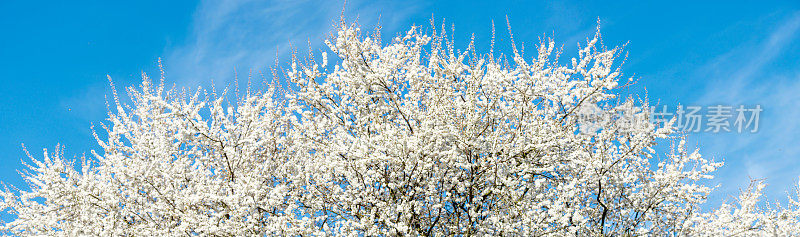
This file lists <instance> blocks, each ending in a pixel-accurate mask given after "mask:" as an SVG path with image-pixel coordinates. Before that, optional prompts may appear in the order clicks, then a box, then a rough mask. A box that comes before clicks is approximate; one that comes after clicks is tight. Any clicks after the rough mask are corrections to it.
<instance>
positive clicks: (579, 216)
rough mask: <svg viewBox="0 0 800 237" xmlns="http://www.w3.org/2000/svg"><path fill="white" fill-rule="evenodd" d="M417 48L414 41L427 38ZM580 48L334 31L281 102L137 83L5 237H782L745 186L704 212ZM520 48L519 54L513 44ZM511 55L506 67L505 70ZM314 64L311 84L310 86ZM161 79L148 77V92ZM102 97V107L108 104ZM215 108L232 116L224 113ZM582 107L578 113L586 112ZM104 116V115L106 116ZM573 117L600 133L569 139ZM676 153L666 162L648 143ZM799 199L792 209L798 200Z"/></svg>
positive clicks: (592, 47)
mask: <svg viewBox="0 0 800 237" xmlns="http://www.w3.org/2000/svg"><path fill="white" fill-rule="evenodd" d="M425 32H430V34H426V33H425ZM599 42H600V41H599V40H598V37H597V36H595V37H594V38H592V39H590V40H589V41H588V42H587V44H586V45H584V46H583V47H582V48H581V49H580V50H579V53H578V57H576V58H572V59H570V60H569V62H571V64H569V65H561V64H559V60H558V58H557V55H559V54H560V51H559V50H557V49H556V47H555V43H554V42H553V41H552V40H546V41H543V42H542V43H541V44H540V45H539V46H538V47H537V48H536V49H537V51H538V52H537V54H536V55H534V57H533V58H532V59H531V60H527V59H526V57H525V56H524V55H523V52H522V51H517V50H516V49H515V50H514V53H513V54H512V55H509V56H508V57H506V56H502V57H497V56H495V55H492V54H480V53H478V52H476V51H475V47H474V46H473V44H472V43H470V46H469V47H467V48H466V49H462V50H459V49H456V47H455V45H454V43H453V41H452V40H451V39H448V38H447V37H444V33H443V32H442V33H439V32H438V31H437V30H436V29H435V28H434V29H433V30H431V31H426V30H424V29H420V28H416V27H413V28H411V29H410V30H408V31H407V32H406V33H404V34H402V35H400V36H398V37H396V38H394V39H392V40H391V42H388V43H386V44H384V43H383V42H381V40H380V38H377V37H365V36H364V35H363V33H362V32H361V29H360V28H358V26H348V25H345V24H342V25H341V26H340V28H339V29H338V31H337V33H336V34H334V36H333V38H331V39H329V40H327V41H326V45H327V46H328V47H329V50H330V51H329V52H331V53H333V54H332V55H335V57H333V58H332V59H331V61H330V63H332V65H333V67H332V68H328V67H327V64H328V62H329V61H328V58H327V53H323V54H322V65H317V64H316V63H314V62H313V60H310V61H311V62H301V61H300V60H298V59H294V60H292V62H291V64H290V65H291V67H290V68H289V69H288V70H286V72H285V75H286V77H285V79H286V80H288V81H289V82H291V86H290V87H288V88H287V89H284V88H278V87H277V86H270V87H269V88H267V89H265V90H263V91H262V92H259V93H255V94H250V93H249V90H248V93H247V94H246V95H245V96H243V97H239V98H238V99H229V97H228V96H227V95H226V94H225V93H222V94H216V92H210V93H209V92H206V91H202V90H200V91H197V92H196V93H194V94H191V95H189V94H186V93H185V92H184V91H179V90H175V89H173V90H167V89H165V87H164V85H163V83H162V84H159V85H153V84H152V83H151V82H150V80H149V79H148V78H147V77H146V76H145V77H144V80H143V82H142V84H141V87H139V88H133V87H131V88H128V89H127V92H128V94H129V96H130V98H131V100H132V104H130V105H124V104H122V103H120V102H119V100H118V99H117V98H116V97H115V103H114V104H113V107H112V108H114V110H111V111H110V112H109V114H108V116H109V118H108V121H107V123H103V124H101V126H100V127H101V129H102V130H101V131H103V133H101V134H102V135H96V136H95V137H96V138H97V142H98V144H99V146H100V147H101V148H102V150H101V151H97V152H92V156H91V157H84V158H83V159H81V162H80V164H75V162H76V161H73V160H70V159H66V158H64V157H63V148H62V147H56V149H55V151H54V152H47V151H45V154H44V157H43V158H31V161H30V162H31V163H30V164H28V165H27V167H28V169H27V170H26V171H24V172H23V173H22V174H23V176H24V178H25V180H26V181H27V182H28V184H29V188H28V189H22V190H17V189H13V188H12V189H8V188H7V189H6V190H5V191H4V192H2V202H0V207H2V208H3V209H5V210H6V211H8V212H9V213H11V214H14V215H15V216H16V218H15V219H13V220H12V221H10V222H8V223H4V224H3V225H2V229H3V230H5V231H7V232H8V233H10V234H15V235H23V236H30V235H53V236H54V235H62V236H74V235H128V236H131V235H136V236H139V235H144V236H166V235H203V236H207V235H213V236H256V235H319V236H325V235H347V236H375V235H386V236H394V235H435V236H450V235H512V236H515V235H524V236H542V235H554V236H566V235H578V236H600V235H610V236H611V235H613V236H618V235H654V236H664V235H679V236H683V235H715V236H717V235H719V236H728V235H736V234H743V235H772V234H775V235H798V234H799V233H798V230H800V226H799V225H798V217H799V216H800V213H798V204H800V200H794V201H792V202H791V203H790V205H789V206H787V207H786V208H783V209H781V208H780V207H775V208H772V209H769V208H766V209H763V208H761V207H760V206H759V205H757V203H758V198H759V197H760V196H759V195H760V191H761V188H763V185H762V184H761V183H756V184H754V185H755V186H754V187H753V188H751V189H748V190H747V191H746V192H744V193H743V194H742V196H741V197H740V198H739V204H738V205H736V206H733V205H723V206H722V207H721V208H720V209H719V210H715V211H712V212H708V213H704V212H701V211H699V210H700V208H699V205H700V204H702V203H703V202H704V201H705V199H706V198H707V196H708V194H709V193H710V192H711V191H712V188H710V187H706V186H704V185H703V184H702V181H703V180H707V179H711V178H712V173H713V172H714V171H715V170H716V169H717V168H719V167H720V166H721V165H722V163H719V162H714V161H709V160H706V159H705V158H703V157H701V156H700V154H699V152H698V151H697V150H687V148H686V146H685V145H684V141H683V139H682V137H680V136H677V135H674V134H673V132H674V131H675V129H674V128H673V127H672V124H673V123H674V121H671V122H667V123H666V124H665V126H664V127H659V126H656V125H654V124H652V123H649V122H648V121H649V117H650V114H649V113H650V111H651V110H650V108H649V107H648V105H647V104H638V102H636V100H634V99H633V98H620V97H619V96H618V94H617V93H616V92H615V89H616V88H617V87H618V81H620V80H623V81H629V79H628V78H623V76H622V73H621V71H620V69H619V67H618V66H616V65H618V64H619V62H617V58H618V56H619V55H620V53H621V49H620V48H612V49H607V48H605V47H603V46H602V45H600V43H599ZM515 48H516V46H515ZM506 58H509V60H506ZM320 67H322V68H323V69H322V71H320V69H319V68H320ZM162 81H163V80H162ZM115 95H116V93H115ZM231 100H232V102H231V103H228V101H231ZM587 106H590V107H587ZM110 107H111V106H110ZM581 108H599V111H597V110H596V109H595V110H593V112H592V113H601V114H598V116H600V117H601V118H603V119H596V120H593V122H595V123H596V124H593V126H595V125H597V127H596V128H598V129H591V130H590V132H586V131H583V132H581V130H580V126H579V121H582V119H581V118H580V115H579V112H578V111H582V110H581ZM663 142H673V149H672V150H671V151H668V152H666V153H663V152H659V151H657V150H656V149H655V148H654V146H655V145H656V144H657V143H663ZM799 197H800V196H799Z"/></svg>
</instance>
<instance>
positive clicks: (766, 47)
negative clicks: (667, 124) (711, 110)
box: [695, 13, 800, 200]
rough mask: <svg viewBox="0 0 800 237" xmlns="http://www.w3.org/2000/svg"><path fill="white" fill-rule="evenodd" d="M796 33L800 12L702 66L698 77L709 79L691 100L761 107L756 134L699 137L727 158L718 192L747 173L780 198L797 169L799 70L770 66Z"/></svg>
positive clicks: (709, 151) (713, 152) (732, 189)
mask: <svg viewBox="0 0 800 237" xmlns="http://www.w3.org/2000/svg"><path fill="white" fill-rule="evenodd" d="M799 35H800V13H794V14H791V15H790V16H789V17H787V18H785V20H784V21H783V22H782V23H781V24H779V25H778V26H777V27H776V28H774V29H773V30H772V31H771V33H770V34H769V35H767V36H766V37H764V38H762V39H759V40H757V41H756V42H755V43H750V44H745V45H742V46H741V47H738V48H736V49H734V50H731V51H730V52H727V53H725V54H723V55H720V56H718V57H717V58H716V59H714V60H712V61H711V62H709V63H708V64H706V65H705V66H703V67H701V70H699V72H698V76H697V78H711V82H710V83H708V84H706V92H705V94H703V95H701V96H700V97H699V99H698V100H697V101H695V104H725V105H748V106H752V105H755V104H759V105H761V106H762V107H763V108H764V112H762V114H761V118H760V121H759V123H760V127H761V129H760V131H759V132H758V133H755V134H747V133H745V134H735V135H722V134H710V135H702V136H700V139H699V140H700V144H701V147H703V149H704V151H705V153H707V154H711V155H713V156H717V157H723V158H724V159H725V160H726V161H727V162H726V163H727V164H726V167H724V168H723V170H721V174H720V177H719V178H720V180H718V182H720V183H723V184H725V186H723V187H722V190H720V191H723V192H721V193H727V194H734V193H735V190H736V189H738V188H741V187H742V186H743V185H746V182H748V180H749V179H750V178H754V179H761V178H766V179H768V183H770V185H771V186H770V187H768V189H767V190H766V192H767V194H768V198H770V199H777V200H783V196H785V195H784V194H785V192H784V191H786V190H787V189H788V188H790V187H791V186H792V185H793V184H795V183H796V182H795V181H796V180H797V178H798V175H800V172H798V171H797V170H796V167H798V166H800V147H798V146H797V145H796V144H797V141H798V140H800V123H798V122H797V119H798V118H800V106H798V105H797V101H800V94H798V93H797V92H798V91H800V69H797V68H795V69H793V70H794V71H793V72H788V73H786V72H777V71H774V70H772V67H771V66H769V65H770V64H771V63H773V62H774V61H776V60H778V59H780V58H782V57H785V56H786V54H787V52H786V49H787V48H789V47H790V46H792V44H793V43H795V42H796V39H797V38H798V36H799Z"/></svg>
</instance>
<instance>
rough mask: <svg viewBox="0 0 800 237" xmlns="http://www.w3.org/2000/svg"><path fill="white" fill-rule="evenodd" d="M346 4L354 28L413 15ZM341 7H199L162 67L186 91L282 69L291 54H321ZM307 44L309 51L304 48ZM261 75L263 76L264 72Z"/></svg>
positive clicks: (391, 6) (396, 6)
mask: <svg viewBox="0 0 800 237" xmlns="http://www.w3.org/2000/svg"><path fill="white" fill-rule="evenodd" d="M401 4H402V3H392V2H383V1H377V2H368V1H348V2H347V7H346V9H345V10H346V11H345V15H346V17H347V18H348V19H349V20H351V21H352V20H353V19H354V18H356V17H358V18H359V19H358V21H359V23H361V24H363V25H372V24H375V23H376V21H377V20H378V19H379V18H381V22H379V23H380V24H381V25H382V26H383V27H394V25H395V23H396V21H397V20H398V19H403V18H404V17H403V16H404V15H406V14H408V13H410V12H411V11H413V10H414V5H413V4H409V3H405V4H402V5H401ZM343 6H344V4H343V2H340V1H288V0H279V1H267V2H262V1H252V0H243V1H204V2H202V3H201V4H200V6H199V7H198V9H197V12H196V13H195V15H194V20H193V23H192V33H191V35H190V36H189V38H188V39H187V40H186V42H185V44H184V45H180V46H178V47H175V48H170V49H167V50H166V51H165V53H164V64H165V65H166V68H167V72H168V74H170V75H169V76H170V78H171V80H173V81H179V82H181V83H182V84H186V85H193V86H196V85H204V86H207V85H208V81H209V80H211V79H213V80H214V81H216V82H221V83H225V82H226V81H227V82H229V81H231V80H232V79H233V77H234V69H236V71H238V74H239V75H246V73H248V71H249V70H256V71H258V70H260V71H266V70H267V69H268V68H269V67H270V66H273V65H275V60H276V57H277V58H278V59H280V60H281V61H282V62H283V64H284V65H285V63H286V60H287V56H288V55H289V54H290V52H291V49H292V48H297V49H300V51H305V50H306V49H307V48H308V46H311V48H314V49H315V50H318V49H321V47H322V46H323V45H322V42H323V40H324V39H325V38H326V37H327V35H328V33H330V32H331V30H332V27H333V26H334V24H335V23H336V22H337V21H338V20H339V16H340V14H341V11H342V7H343ZM309 44H310V45H309ZM265 73H266V72H265Z"/></svg>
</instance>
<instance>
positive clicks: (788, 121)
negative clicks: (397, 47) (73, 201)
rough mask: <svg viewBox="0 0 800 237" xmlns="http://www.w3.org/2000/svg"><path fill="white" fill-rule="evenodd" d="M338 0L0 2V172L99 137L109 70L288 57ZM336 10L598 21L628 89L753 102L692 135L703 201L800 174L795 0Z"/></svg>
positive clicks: (461, 26)
mask: <svg viewBox="0 0 800 237" xmlns="http://www.w3.org/2000/svg"><path fill="white" fill-rule="evenodd" d="M341 9H342V3H341V2H338V1H324V2H312V1H266V2H257V1H201V2H191V1H166V2H162V1H135V2H133V1H131V2H113V3H111V2H107V1H87V2H61V1H53V2H49V3H42V2H31V1H2V2H0V36H2V37H0V56H2V57H0V79H2V83H3V84H2V86H0V179H2V180H3V181H4V182H6V183H9V184H13V185H16V186H22V180H21V178H20V177H19V175H18V174H17V173H16V170H19V169H21V168H22V165H21V163H20V160H24V159H27V158H25V154H24V152H23V150H22V148H21V146H20V144H21V143H25V146H26V147H27V148H28V149H29V150H30V151H31V153H32V154H33V155H34V156H37V157H39V156H41V154H42V152H41V149H42V148H53V147H54V146H55V145H56V144H58V143H60V144H63V145H65V146H66V152H65V155H67V156H70V157H72V156H80V155H81V154H83V153H87V154H88V151H90V150H91V149H97V145H96V144H95V142H94V139H93V138H92V136H91V130H90V129H89V128H90V126H91V124H92V123H95V124H97V123H98V122H101V121H103V119H104V118H105V113H106V108H105V97H106V96H107V95H108V94H109V88H108V86H107V81H106V75H110V76H111V77H112V78H114V81H115V83H116V84H117V85H118V86H128V85H135V84H136V83H138V82H139V80H140V74H141V73H142V72H146V73H148V74H151V75H154V76H156V75H158V74H157V73H158V69H157V60H158V58H162V59H163V63H164V66H165V68H166V74H167V80H168V81H169V82H172V83H175V84H176V85H178V86H191V87H196V86H206V87H208V86H209V85H211V79H213V80H214V83H215V84H217V85H225V84H229V83H231V82H232V81H233V78H234V68H235V70H236V72H238V74H239V75H240V76H246V74H247V72H248V71H249V70H254V71H259V70H260V71H267V70H268V68H269V66H272V65H274V62H275V60H276V57H277V59H278V60H279V62H281V64H280V65H286V62H287V61H286V60H287V55H288V54H289V51H290V49H291V47H292V46H294V47H297V48H299V49H301V51H302V49H305V48H307V46H308V44H309V42H310V45H311V47H312V48H315V49H322V46H323V45H322V41H323V39H324V38H325V37H326V35H327V34H328V33H330V30H331V26H332V24H333V23H334V22H335V21H336V20H337V19H338V16H339V14H340V12H341ZM346 15H347V17H348V18H349V19H351V20H353V19H356V18H357V19H358V21H359V23H361V24H362V25H365V26H374V25H375V24H377V23H380V25H381V26H382V28H383V30H382V32H383V34H384V36H392V35H394V34H396V32H400V31H403V30H405V29H407V28H408V27H409V26H411V25H412V24H416V25H423V26H425V25H428V21H429V19H431V17H434V18H435V19H436V20H437V21H441V20H445V21H446V22H447V25H448V26H450V25H451V24H453V25H455V36H456V44H459V43H460V44H461V45H460V46H461V47H463V46H465V45H466V42H467V40H468V39H469V35H470V34H471V33H475V35H476V41H477V43H478V45H488V41H489V36H490V35H491V29H492V28H491V23H492V20H494V21H495V23H496V26H497V29H498V30H497V34H498V38H499V41H498V45H503V44H506V45H508V43H509V42H507V41H506V40H504V39H506V38H504V37H506V36H507V34H506V33H505V32H507V31H506V30H505V17H506V16H508V17H509V19H510V22H511V25H512V28H513V32H514V37H515V39H516V40H517V42H518V43H523V44H525V45H526V46H527V47H531V46H533V43H536V42H538V39H539V37H541V36H547V37H553V38H554V39H555V40H556V42H557V43H558V44H562V45H564V49H565V52H566V54H565V55H564V56H566V57H572V55H573V54H574V52H575V49H576V48H577V46H576V45H577V43H578V42H583V40H585V39H586V37H590V36H591V35H592V34H593V33H594V31H595V28H596V27H597V21H598V19H599V20H600V27H601V32H602V34H603V42H604V44H605V45H609V46H614V45H622V44H625V43H627V46H626V48H625V50H626V52H627V53H628V57H627V61H626V63H625V65H624V66H623V72H625V73H626V74H627V75H628V76H634V77H635V78H636V79H637V80H638V83H637V84H636V86H634V87H631V88H629V89H627V90H628V92H626V93H636V94H640V95H644V94H645V93H646V94H647V96H648V98H649V100H650V102H651V103H659V104H664V105H669V106H672V107H669V108H670V109H674V106H675V105H678V104H683V105H700V106H706V105H716V104H723V105H731V106H738V105H747V106H752V105H756V104H758V105H761V106H762V108H763V109H764V111H763V112H762V113H761V119H760V127H761V130H760V131H759V132H758V133H755V134H751V133H743V134H738V133H724V134H711V133H697V134H689V141H690V142H689V144H690V145H691V146H696V147H700V148H701V150H700V151H701V153H702V154H704V155H705V156H706V157H709V158H715V159H717V160H721V159H724V161H725V163H726V165H725V166H724V167H723V168H722V169H721V170H720V171H719V172H718V173H717V176H718V179H717V180H715V181H714V183H715V184H716V183H720V184H721V185H720V187H719V188H718V190H717V192H716V194H714V196H712V203H718V202H719V201H720V200H724V199H730V197H731V195H735V194H736V193H737V192H738V190H739V188H744V187H745V186H746V185H747V182H748V180H749V179H750V178H766V179H767V181H768V182H769V184H770V186H768V188H767V190H766V191H767V198H768V199H770V200H780V201H783V202H785V198H784V196H785V195H784V194H785V192H786V191H789V190H791V189H790V188H791V187H792V186H793V185H794V184H796V183H797V180H798V176H799V175H800V145H798V144H799V143H798V141H800V123H798V122H797V121H796V120H797V118H798V117H800V103H797V101H799V100H800V66H799V65H800V64H798V63H800V2H796V1H760V2H754V1H747V2H745V1H743V2H723V1H720V2H714V3H696V2H695V1H669V2H668V3H666V2H665V3H641V2H640V1H619V2H616V3H604V2H601V1H588V2H576V1H558V2H557V1H539V2H523V1H499V0H497V1H440V2H423V1H406V2H390V1H352V0H351V1H349V2H348V4H347V10H346Z"/></svg>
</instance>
